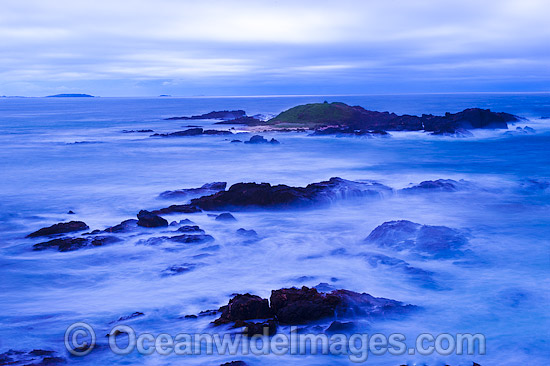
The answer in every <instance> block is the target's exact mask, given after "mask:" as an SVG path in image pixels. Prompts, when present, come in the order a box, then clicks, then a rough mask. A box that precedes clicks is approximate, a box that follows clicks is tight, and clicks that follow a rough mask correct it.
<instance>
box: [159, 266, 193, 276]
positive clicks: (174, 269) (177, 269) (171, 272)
mask: <svg viewBox="0 0 550 366" xmlns="http://www.w3.org/2000/svg"><path fill="white" fill-rule="evenodd" d="M196 267H197V265H196V264H194V263H183V264H181V265H173V266H170V267H168V268H166V269H165V270H164V271H162V276H163V277H166V276H175V275H179V274H182V273H185V272H190V271H192V270H194V269H195V268H196Z"/></svg>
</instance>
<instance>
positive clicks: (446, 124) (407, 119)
mask: <svg viewBox="0 0 550 366" xmlns="http://www.w3.org/2000/svg"><path fill="white" fill-rule="evenodd" d="M517 120H518V117H516V116H514V115H511V114H508V113H496V112H492V111H491V110H489V109H480V108H470V109H466V110H464V111H462V112H458V113H446V114H445V115H444V116H434V115H431V114H423V115H422V116H420V117H419V116H412V115H406V114H405V115H397V114H395V113H389V112H377V111H369V110H366V109H364V108H362V107H359V106H353V107H352V106H349V105H347V104H344V103H338V102H335V103H314V104H306V105H300V106H296V107H294V108H291V109H289V110H286V111H284V112H282V113H281V114H279V115H278V116H276V117H274V118H272V119H271V120H269V121H267V124H269V125H275V126H281V127H292V126H294V127H309V128H320V127H324V126H325V127H326V126H337V127H344V128H349V129H350V130H363V131H366V130H384V131H421V130H425V131H429V132H434V133H436V134H441V133H455V132H456V131H457V129H474V128H508V125H507V123H508V122H514V121H517ZM338 132H340V131H338Z"/></svg>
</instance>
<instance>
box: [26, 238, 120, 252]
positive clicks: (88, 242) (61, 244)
mask: <svg viewBox="0 0 550 366" xmlns="http://www.w3.org/2000/svg"><path fill="white" fill-rule="evenodd" d="M119 241H121V239H119V238H117V237H114V236H96V237H93V238H59V239H53V240H49V241H46V242H43V243H38V244H35V245H33V250H34V251H41V250H46V249H57V250H58V251H60V252H70V251H73V250H77V249H82V248H86V247H97V246H103V245H107V244H112V243H116V242H119Z"/></svg>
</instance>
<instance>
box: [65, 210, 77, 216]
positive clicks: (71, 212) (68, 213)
mask: <svg viewBox="0 0 550 366" xmlns="http://www.w3.org/2000/svg"><path fill="white" fill-rule="evenodd" d="M67 215H75V213H74V211H73V210H69V211H68V212H67Z"/></svg>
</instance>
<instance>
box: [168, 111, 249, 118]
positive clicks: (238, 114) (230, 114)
mask: <svg viewBox="0 0 550 366" xmlns="http://www.w3.org/2000/svg"><path fill="white" fill-rule="evenodd" d="M242 117H246V112H245V111H243V110H240V109H238V110H234V111H213V112H209V113H205V114H199V115H195V116H191V117H170V118H166V120H168V121H170V120H194V119H223V120H233V119H236V118H242Z"/></svg>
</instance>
